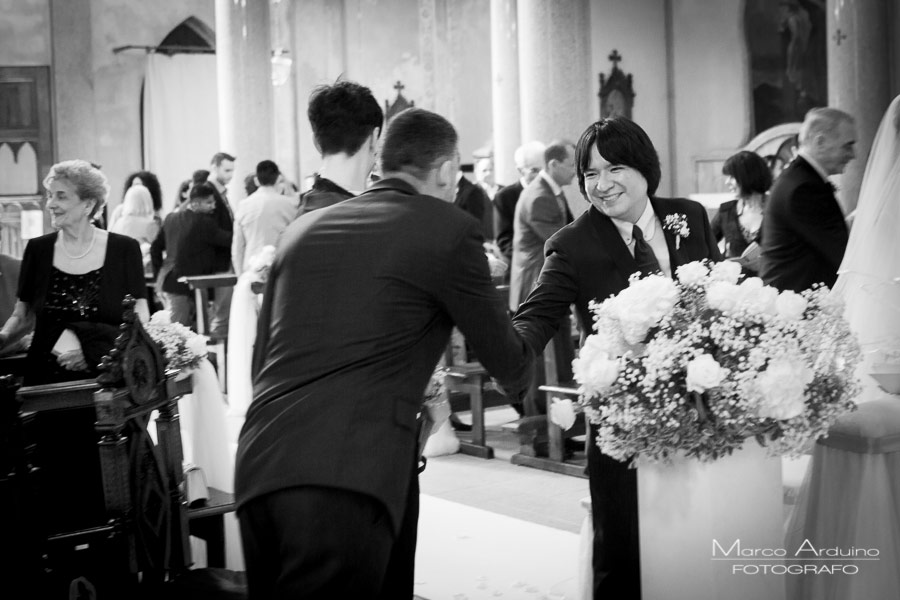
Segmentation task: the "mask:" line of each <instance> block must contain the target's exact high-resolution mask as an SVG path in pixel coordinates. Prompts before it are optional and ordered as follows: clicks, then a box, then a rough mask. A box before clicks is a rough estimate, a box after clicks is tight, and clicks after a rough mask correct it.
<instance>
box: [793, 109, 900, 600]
mask: <svg viewBox="0 0 900 600" xmlns="http://www.w3.org/2000/svg"><path fill="white" fill-rule="evenodd" d="M898 233H900V96H898V97H897V98H895V99H894V101H893V102H892V103H891V105H890V107H889V108H888V110H887V112H886V113H885V116H884V119H883V120H882V122H881V126H880V127H879V129H878V133H877V135H876V137H875V141H874V143H873V145H872V151H871V152H870V154H869V162H868V164H867V165H866V171H865V176H864V178H863V184H862V187H861V189H860V195H859V202H858V205H857V210H856V216H855V219H854V221H853V224H852V226H851V230H850V240H849V242H848V245H847V250H846V252H845V254H844V260H843V263H842V264H841V268H840V270H839V271H838V280H837V282H836V284H835V286H834V289H833V292H832V293H833V294H834V296H835V297H837V298H840V299H841V300H842V301H843V302H844V303H845V305H846V313H845V314H846V317H847V320H848V322H849V324H850V327H851V329H852V330H853V331H854V332H855V333H856V335H857V336H858V339H859V342H860V346H861V349H862V351H863V360H862V361H861V364H860V366H859V370H858V375H859V377H860V380H861V382H862V384H863V391H862V393H861V394H860V395H859V397H858V398H857V403H858V404H859V405H860V410H859V411H857V412H856V413H853V414H851V415H847V416H846V417H844V418H842V419H841V421H840V422H839V423H838V425H837V427H838V428H839V430H841V431H845V432H847V433H849V434H851V436H853V437H856V438H859V439H865V440H866V441H867V442H869V443H873V440H875V439H876V438H882V441H884V440H886V439H887V438H885V436H890V435H891V434H900V398H898V397H897V396H892V395H890V394H888V393H887V392H885V391H884V390H882V389H881V388H880V387H879V386H878V384H877V383H876V382H875V380H874V379H873V378H872V377H871V376H870V373H872V372H873V370H886V369H895V370H900V282H898V277H900V238H898ZM833 431H834V430H833ZM832 437H833V438H834V439H832V440H829V441H828V442H827V445H823V444H817V445H816V448H815V450H814V454H813V457H812V459H811V460H810V463H809V467H808V469H807V473H806V477H805V479H804V481H803V484H802V487H801V489H800V492H799V494H798V499H797V504H796V506H795V508H794V511H793V513H792V515H791V518H790V520H789V522H788V524H787V528H786V539H785V546H786V547H787V548H788V549H791V548H796V547H798V545H800V544H802V543H803V542H804V541H805V540H807V539H809V540H810V542H811V543H812V544H813V545H814V546H815V547H838V548H842V549H845V550H846V549H848V548H850V547H855V548H866V549H876V550H877V551H878V553H879V556H878V557H877V560H871V561H859V562H850V564H852V565H854V566H857V567H858V568H859V573H858V574H856V575H832V576H829V575H802V576H793V577H789V578H788V579H787V583H788V592H789V594H788V597H789V598H791V599H794V598H796V599H799V600H806V599H809V600H812V599H815V600H820V599H833V600H863V599H868V598H900V573H898V570H897V565H898V564H900V504H898V498H900V443H897V444H893V446H896V447H895V448H893V450H892V451H890V448H887V449H888V450H889V451H887V452H885V451H883V450H885V446H884V445H881V448H880V449H877V448H873V449H871V450H870V451H868V452H859V451H849V450H848V449H847V448H842V447H839V446H840V444H838V436H832ZM894 437H897V436H896V435H895V436H894ZM872 450H875V451H872Z"/></svg>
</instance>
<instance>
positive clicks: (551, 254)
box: [513, 117, 722, 600]
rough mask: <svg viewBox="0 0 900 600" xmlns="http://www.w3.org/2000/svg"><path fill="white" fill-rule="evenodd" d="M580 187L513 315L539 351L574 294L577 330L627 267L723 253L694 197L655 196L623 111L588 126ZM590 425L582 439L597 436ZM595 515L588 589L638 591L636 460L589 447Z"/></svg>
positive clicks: (647, 156) (647, 161)
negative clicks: (678, 221) (681, 220)
mask: <svg viewBox="0 0 900 600" xmlns="http://www.w3.org/2000/svg"><path fill="white" fill-rule="evenodd" d="M575 163H576V165H577V172H578V187H579V188H580V189H581V193H582V194H583V195H584V197H585V199H586V200H587V201H588V202H589V203H590V204H591V207H590V208H589V209H588V210H587V212H585V213H584V214H582V215H581V216H580V217H578V219H576V220H575V221H574V222H573V223H571V224H570V225H567V226H566V227H564V228H563V229H561V230H560V231H559V232H557V233H556V234H554V235H553V237H551V238H550V240H549V241H548V242H547V245H546V250H545V254H546V261H545V263H544V267H543V269H542V270H541V273H540V276H539V277H538V280H537V284H536V286H535V288H534V290H532V292H531V293H530V294H529V296H528V298H527V299H526V300H525V302H524V303H523V304H522V306H520V307H519V310H518V312H517V313H516V315H515V317H514V318H513V325H514V326H515V328H516V331H518V332H519V334H520V335H522V337H523V338H525V340H526V341H527V342H528V343H529V345H531V347H532V349H533V350H534V351H535V352H539V351H540V350H541V349H542V348H543V347H544V345H546V343H547V341H548V340H549V339H550V338H551V337H553V335H554V334H555V333H556V329H557V327H558V324H559V321H560V319H561V318H562V317H563V316H564V315H566V314H567V313H568V311H569V307H570V305H572V304H574V305H575V309H576V314H577V316H578V320H579V324H580V329H581V332H582V337H584V336H586V335H587V334H589V333H590V332H591V329H592V324H593V320H592V318H591V313H590V310H589V308H588V304H589V303H590V302H591V301H592V300H597V301H602V300H604V299H606V298H607V297H609V296H610V295H611V294H617V293H619V292H620V291H622V290H623V289H624V288H626V287H627V286H628V278H629V277H630V276H631V274H632V273H635V272H637V271H641V272H642V273H650V272H662V273H664V274H666V275H668V276H672V275H673V274H674V273H675V270H676V268H677V267H678V266H679V265H683V264H685V263H688V262H692V261H695V260H701V259H712V260H721V259H722V255H721V253H720V252H719V249H718V247H717V245H716V238H715V236H714V235H713V233H712V231H711V229H710V226H709V217H708V216H707V213H706V209H705V208H704V207H703V206H702V205H700V204H699V203H697V202H693V201H691V200H684V199H678V198H672V199H668V198H657V197H656V196H654V193H655V192H656V188H657V186H658V185H659V178H660V167H659V158H658V156H657V154H656V150H655V149H654V147H653V143H652V142H651V141H650V139H649V138H648V137H647V134H646V133H645V132H644V130H643V129H641V128H640V127H639V126H638V125H637V124H635V123H633V122H632V121H630V120H628V119H626V118H624V117H612V118H608V119H602V120H600V121H598V122H596V123H594V124H592V125H591V126H589V127H588V128H587V130H586V131H585V132H584V133H583V134H582V136H581V139H580V140H579V142H578V147H577V150H576V155H575ZM673 214H679V215H683V216H684V217H685V218H686V219H687V223H688V228H689V233H688V235H687V236H686V237H683V238H681V240H680V242H679V243H678V244H676V239H675V234H674V233H673V232H672V231H669V230H667V229H665V228H664V227H663V223H665V219H666V217H667V216H668V215H673ZM597 433H598V430H597V427H596V426H594V425H592V426H591V434H590V436H589V438H588V439H590V440H595V439H596V437H597ZM588 475H589V477H590V489H591V512H592V515H593V521H594V552H593V562H594V564H593V567H594V578H593V579H594V597H595V598H597V599H598V600H599V599H600V598H617V599H621V600H635V599H639V598H640V550H639V546H638V539H639V538H638V515H637V506H638V505H637V479H636V473H635V470H634V469H630V468H628V466H627V464H626V463H622V462H618V461H617V460H614V459H612V458H610V457H608V456H605V455H603V454H601V453H600V449H599V448H598V447H597V445H596V444H594V443H591V444H590V445H589V448H588Z"/></svg>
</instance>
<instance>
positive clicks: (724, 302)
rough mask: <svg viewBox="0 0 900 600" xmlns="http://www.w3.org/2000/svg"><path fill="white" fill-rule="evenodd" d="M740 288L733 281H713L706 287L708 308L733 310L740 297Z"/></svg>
mask: <svg viewBox="0 0 900 600" xmlns="http://www.w3.org/2000/svg"><path fill="white" fill-rule="evenodd" d="M740 296H741V294H740V288H738V286H736V285H735V284H733V283H728V282H725V281H714V282H713V283H711V284H709V287H708V288H707V289H706V301H707V302H708V303H709V307H710V308H714V309H716V310H721V311H722V312H724V313H727V312H730V311H733V310H734V309H735V308H736V307H737V303H738V300H739V298H740Z"/></svg>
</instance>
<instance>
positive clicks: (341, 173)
mask: <svg viewBox="0 0 900 600" xmlns="http://www.w3.org/2000/svg"><path fill="white" fill-rule="evenodd" d="M306 114H307V116H308V117H309V123H310V125H312V130H313V138H314V140H315V143H316V149H318V151H319V153H321V155H322V165H321V166H320V167H319V172H318V173H317V174H316V175H315V179H314V180H313V183H312V188H311V189H310V190H309V191H307V192H305V193H303V195H301V196H300V214H301V215H302V214H305V213H308V212H310V211H313V210H316V209H318V208H324V207H326V206H331V205H332V204H337V203H338V202H341V201H343V200H346V199H348V198H352V197H353V196H354V195H356V194H359V193H360V192H362V191H363V190H364V189H366V178H367V177H368V176H369V173H370V172H371V171H372V168H373V166H374V165H375V149H376V145H377V144H378V137H379V136H380V135H381V128H382V126H383V124H384V113H383V112H382V111H381V107H380V106H379V105H378V101H377V100H375V97H374V96H373V95H372V92H371V91H370V90H369V88H367V87H365V86H362V85H360V84H358V83H354V82H352V81H338V82H337V83H335V84H332V85H323V86H320V87H318V88H316V89H315V90H313V92H312V94H310V97H309V107H308V108H307V110H306Z"/></svg>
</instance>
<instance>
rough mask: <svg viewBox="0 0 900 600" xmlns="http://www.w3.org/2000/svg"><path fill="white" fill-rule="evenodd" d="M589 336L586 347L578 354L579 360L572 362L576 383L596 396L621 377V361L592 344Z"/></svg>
mask: <svg viewBox="0 0 900 600" xmlns="http://www.w3.org/2000/svg"><path fill="white" fill-rule="evenodd" d="M593 337H594V336H592V335H591V336H588V338H587V340H585V343H584V346H582V348H581V350H580V351H579V352H578V358H576V359H575V360H573V361H572V371H573V374H574V376H575V381H577V382H578V383H580V384H581V385H582V386H583V387H584V389H585V391H586V392H587V393H588V394H596V393H598V392H601V391H603V390H605V389H606V388H608V387H609V386H611V385H612V384H613V383H614V382H615V381H616V378H617V377H618V376H619V361H618V360H617V359H615V358H611V357H610V355H609V354H608V353H607V352H606V351H605V350H604V349H603V348H602V347H599V345H598V344H597V343H596V341H595V342H594V343H592V342H591V338H593Z"/></svg>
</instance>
